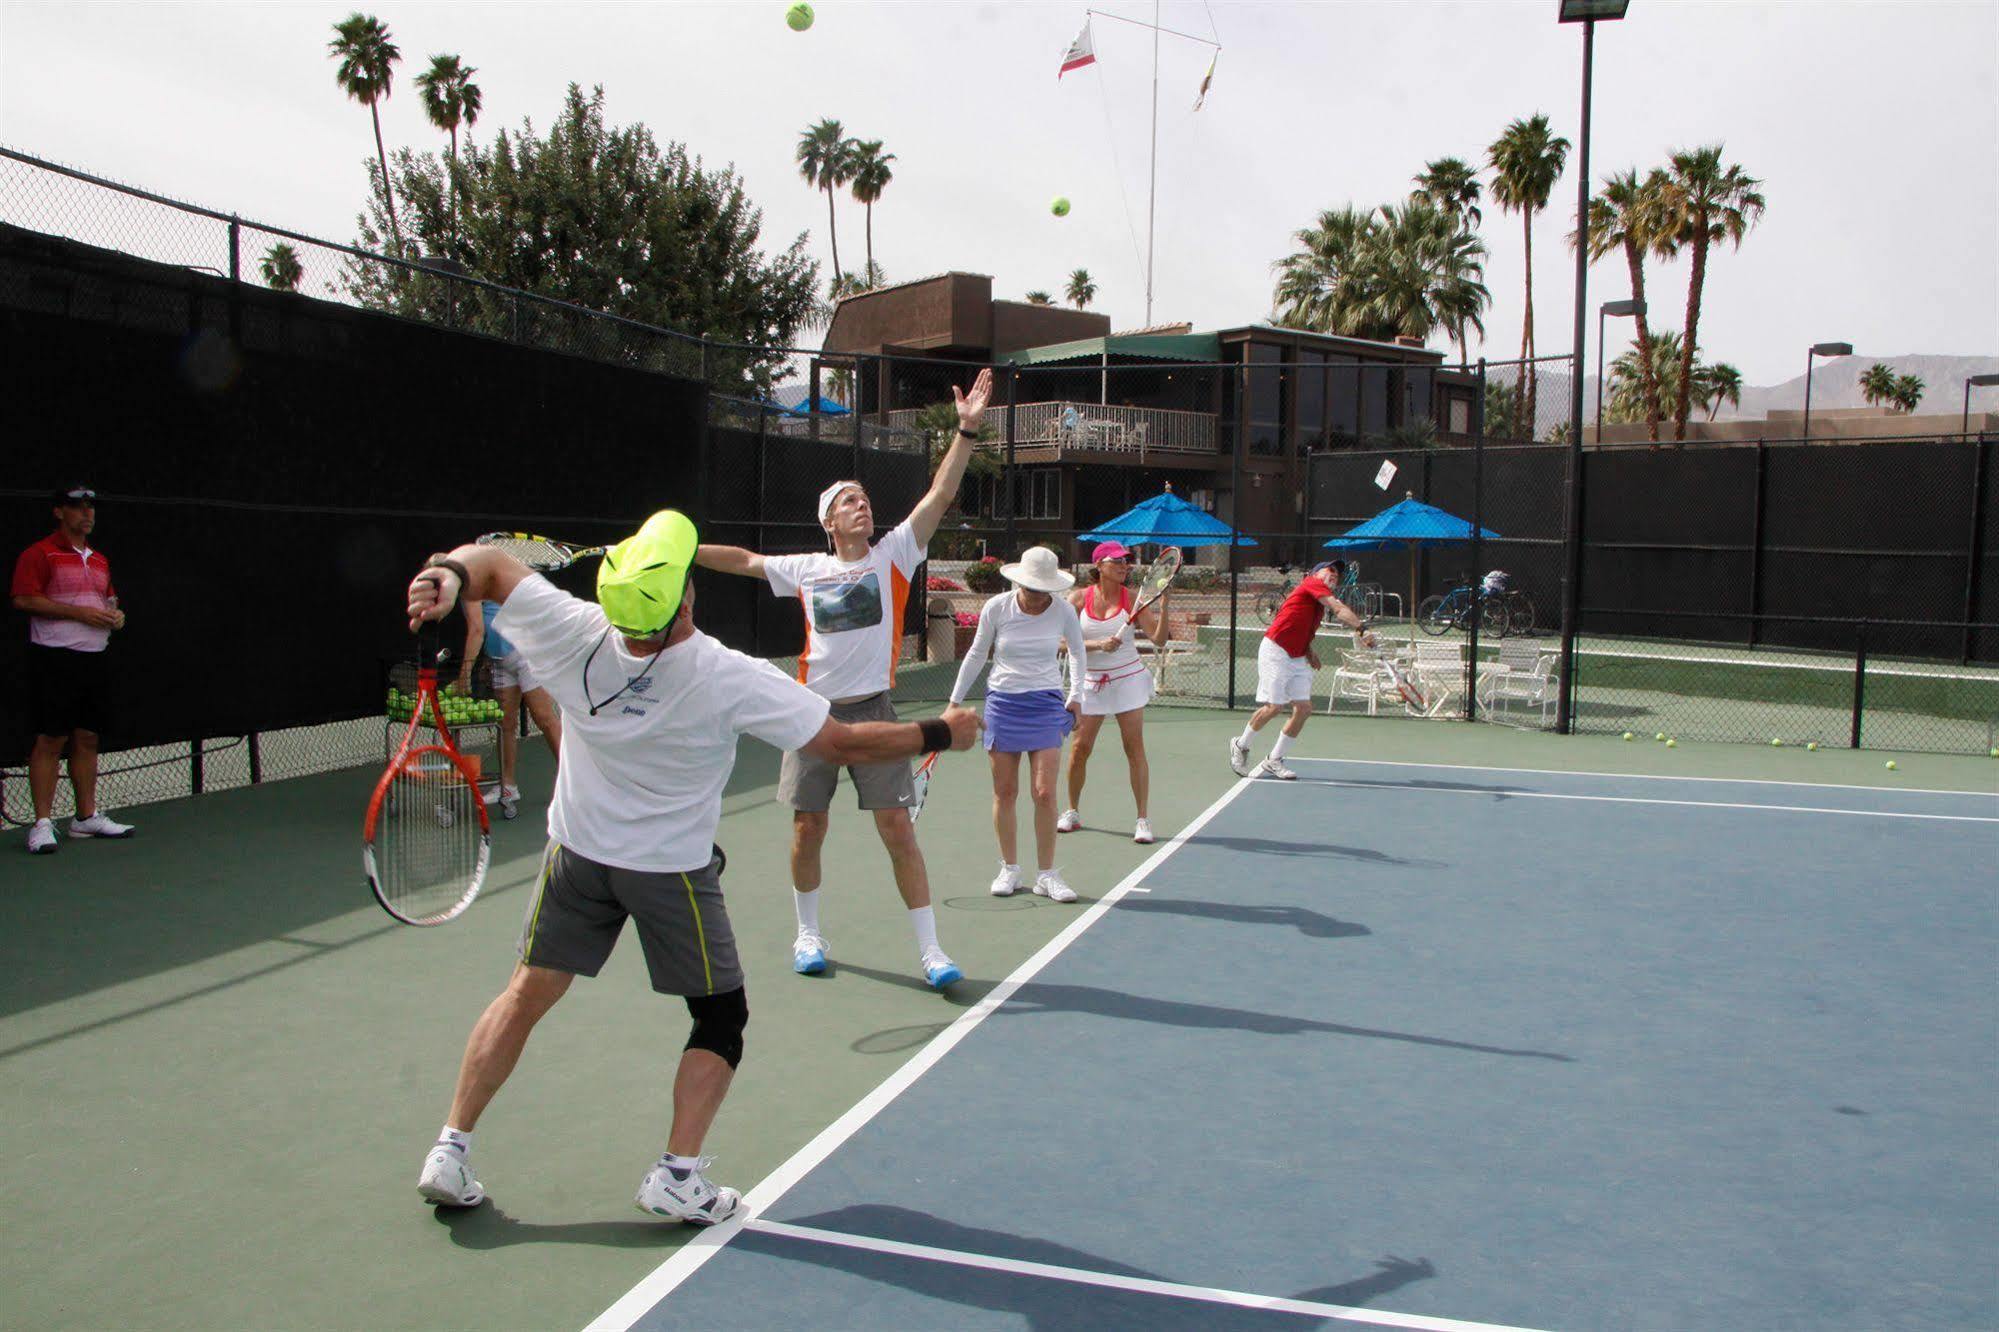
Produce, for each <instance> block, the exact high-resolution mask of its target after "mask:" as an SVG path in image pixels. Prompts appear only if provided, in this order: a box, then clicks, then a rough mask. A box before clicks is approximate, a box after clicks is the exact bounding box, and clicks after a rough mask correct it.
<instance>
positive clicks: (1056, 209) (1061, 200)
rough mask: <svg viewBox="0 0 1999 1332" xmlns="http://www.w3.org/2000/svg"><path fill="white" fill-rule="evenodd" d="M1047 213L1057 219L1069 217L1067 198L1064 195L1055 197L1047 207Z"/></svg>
mask: <svg viewBox="0 0 1999 1332" xmlns="http://www.w3.org/2000/svg"><path fill="white" fill-rule="evenodd" d="M1048 211H1049V212H1051V213H1053V214H1055V216H1057V217H1067V216H1069V196H1068V195H1066V194H1058V195H1056V196H1055V198H1054V200H1053V201H1052V202H1051V203H1050V204H1049V205H1048Z"/></svg>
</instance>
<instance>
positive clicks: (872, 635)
mask: <svg viewBox="0 0 1999 1332" xmlns="http://www.w3.org/2000/svg"><path fill="white" fill-rule="evenodd" d="M923 554H924V552H923V546H922V544H921V543H920V542H918V541H917V539H916V533H915V532H914V531H912V530H911V528H910V526H909V522H908V520H907V519H905V520H904V521H903V522H902V523H900V524H899V525H897V526H896V527H895V528H893V529H892V530H891V531H890V532H889V534H888V535H887V536H885V537H883V538H882V539H881V540H880V541H877V542H875V544H874V545H873V546H872V547H870V548H869V550H868V553H867V554H866V555H864V556H862V557H861V558H860V559H858V560H855V561H854V562H853V563H851V564H849V563H848V562H847V561H845V560H842V559H841V558H840V557H839V556H837V555H832V554H825V555H769V556H766V557H765V558H764V577H765V578H766V579H768V580H769V582H770V587H771V591H773V592H775V593H777V594H778V595H779V596H781V597H791V596H795V597H797V598H798V600H799V601H800V603H802V604H803V605H804V607H805V651H804V652H803V653H801V654H800V655H799V658H798V678H799V680H800V681H801V682H802V683H803V684H804V685H805V687H806V688H808V689H810V690H811V691H812V692H813V693H815V694H819V695H821V696H823V697H825V698H833V699H840V698H860V697H863V696H864V695H867V694H879V693H880V692H881V691H882V690H884V689H887V688H888V687H889V686H890V685H892V684H894V683H895V659H896V657H897V656H898V655H899V654H900V652H901V649H902V613H903V609H904V608H905V607H906V606H907V605H908V604H909V580H910V579H911V578H913V577H915V576H916V566H918V565H919V564H922V563H923Z"/></svg>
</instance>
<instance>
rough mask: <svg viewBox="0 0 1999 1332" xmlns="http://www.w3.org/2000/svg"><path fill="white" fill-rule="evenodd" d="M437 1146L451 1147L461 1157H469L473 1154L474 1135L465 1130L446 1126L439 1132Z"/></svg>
mask: <svg viewBox="0 0 1999 1332" xmlns="http://www.w3.org/2000/svg"><path fill="white" fill-rule="evenodd" d="M437 1145H438V1146H440V1147H449V1148H451V1149H452V1150H454V1151H456V1152H457V1153H458V1154H459V1155H460V1156H468V1155H470V1154H471V1152H472V1135H471V1134H470V1133H469V1132H467V1131H466V1130H464V1129H455V1128H453V1127H451V1125H449V1124H446V1125H445V1126H444V1127H443V1128H441V1129H439V1130H438V1131H437Z"/></svg>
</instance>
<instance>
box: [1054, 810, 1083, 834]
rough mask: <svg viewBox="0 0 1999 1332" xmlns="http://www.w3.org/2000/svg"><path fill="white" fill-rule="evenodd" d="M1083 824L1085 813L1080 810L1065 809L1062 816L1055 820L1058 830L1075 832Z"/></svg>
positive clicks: (1056, 829)
mask: <svg viewBox="0 0 1999 1332" xmlns="http://www.w3.org/2000/svg"><path fill="white" fill-rule="evenodd" d="M1082 826H1083V815H1082V813H1081V812H1080V811H1078V810H1073V809H1065V810H1063V811H1062V817H1061V818H1059V819H1057V820H1055V831H1056V832H1074V831H1076V829H1078V828H1080V827H1082Z"/></svg>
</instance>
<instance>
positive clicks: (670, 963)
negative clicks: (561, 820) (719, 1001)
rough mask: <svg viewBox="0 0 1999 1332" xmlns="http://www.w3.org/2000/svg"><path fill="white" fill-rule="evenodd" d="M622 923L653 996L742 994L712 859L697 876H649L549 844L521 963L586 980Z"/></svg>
mask: <svg viewBox="0 0 1999 1332" xmlns="http://www.w3.org/2000/svg"><path fill="white" fill-rule="evenodd" d="M627 916H629V917H631V918H632V920H633V921H634V922H636V923H637V925H638V931H639V947H640V948H642V949H644V950H645V955H646V970H647V971H648V972H650V973H651V975H652V988H653V989H655V990H657V991H658V992H659V993H661V994H681V995H706V994H727V993H728V992H729V991H731V990H738V989H741V988H742V985H743V969H742V966H741V964H740V963H739V962H738V961H737V960H736V935H735V931H734V930H732V929H731V928H730V926H729V913H728V911H727V909H725V908H724V907H723V905H722V875H721V860H720V859H719V858H717V859H714V860H710V861H709V862H708V864H707V865H705V866H703V867H702V868H700V869H698V870H688V871H686V872H685V873H679V872H675V873H655V872H652V871H647V870H631V869H619V868H618V867H617V866H615V865H601V864H599V863H597V862H596V861H594V860H592V859H590V858H589V857H588V856H585V855H581V854H579V853H577V852H576V851H573V850H571V849H570V848H568V847H566V846H559V845H557V844H556V843H554V842H550V843H549V844H548V850H547V851H546V852H544V853H543V855H542V862H541V873H540V875H539V876H538V878H537V880H536V882H535V890H534V897H533V898H532V899H531V900H530V901H529V902H528V909H527V919H526V920H525V921H523V922H522V924H521V950H520V951H521V961H522V962H525V963H526V964H527V965H529V966H531V967H548V968H550V969H552V970H555V971H567V972H570V973H572V974H573V975H577V976H594V975H596V974H597V973H598V971H600V970H602V969H603V966H604V959H606V958H608V957H609V956H610V955H611V948H612V945H614V944H616V943H617V942H618V934H619V932H620V931H621V930H623V929H624V927H625V918H626V917H627Z"/></svg>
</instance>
